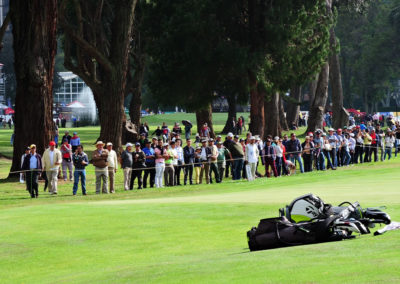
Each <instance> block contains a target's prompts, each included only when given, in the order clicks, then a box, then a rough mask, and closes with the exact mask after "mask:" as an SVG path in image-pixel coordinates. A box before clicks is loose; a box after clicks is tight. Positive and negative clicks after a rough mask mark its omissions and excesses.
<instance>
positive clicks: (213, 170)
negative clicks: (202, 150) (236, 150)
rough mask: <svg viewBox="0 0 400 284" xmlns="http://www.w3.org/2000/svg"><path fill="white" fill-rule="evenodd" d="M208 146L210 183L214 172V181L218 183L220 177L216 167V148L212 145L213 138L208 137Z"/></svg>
mask: <svg viewBox="0 0 400 284" xmlns="http://www.w3.org/2000/svg"><path fill="white" fill-rule="evenodd" d="M208 148H209V149H210V154H209V156H208V162H209V164H210V183H212V173H214V177H215V182H216V183H220V182H221V179H220V177H219V172H218V167H217V159H218V148H217V146H215V145H214V139H212V138H210V140H208Z"/></svg>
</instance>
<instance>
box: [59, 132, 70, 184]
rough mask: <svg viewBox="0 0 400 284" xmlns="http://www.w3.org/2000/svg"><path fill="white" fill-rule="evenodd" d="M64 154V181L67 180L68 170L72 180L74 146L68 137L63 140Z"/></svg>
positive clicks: (62, 148)
mask: <svg viewBox="0 0 400 284" xmlns="http://www.w3.org/2000/svg"><path fill="white" fill-rule="evenodd" d="M60 151H61V154H62V174H63V179H64V181H67V179H68V176H67V170H68V171H69V180H70V181H72V146H71V145H70V144H69V143H68V140H67V139H64V140H63V144H62V145H61V148H60Z"/></svg>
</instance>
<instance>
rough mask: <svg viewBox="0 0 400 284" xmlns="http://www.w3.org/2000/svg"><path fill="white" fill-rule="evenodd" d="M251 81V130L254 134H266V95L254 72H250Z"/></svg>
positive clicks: (261, 135)
mask: <svg viewBox="0 0 400 284" xmlns="http://www.w3.org/2000/svg"><path fill="white" fill-rule="evenodd" d="M249 82H250V129H249V130H250V132H251V133H252V134H253V135H260V137H263V135H264V125H265V124H264V123H265V121H264V96H263V93H262V92H260V91H259V90H258V86H257V85H258V84H257V79H256V77H255V75H254V74H253V72H251V71H250V72H249Z"/></svg>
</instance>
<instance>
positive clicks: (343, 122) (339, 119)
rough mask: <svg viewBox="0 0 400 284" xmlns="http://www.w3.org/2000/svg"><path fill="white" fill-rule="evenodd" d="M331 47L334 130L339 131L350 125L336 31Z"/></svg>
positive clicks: (333, 34)
mask: <svg viewBox="0 0 400 284" xmlns="http://www.w3.org/2000/svg"><path fill="white" fill-rule="evenodd" d="M330 46H331V52H332V55H331V57H330V59H329V69H330V72H329V77H330V81H331V90H332V112H333V114H332V124H333V128H335V129H338V128H340V127H343V126H347V125H348V123H349V113H348V112H347V111H346V109H345V108H344V107H343V87H342V77H341V74H340V62H339V54H338V53H337V52H336V47H337V42H336V36H335V30H334V29H333V28H331V31H330Z"/></svg>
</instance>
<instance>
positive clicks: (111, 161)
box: [107, 142, 118, 193]
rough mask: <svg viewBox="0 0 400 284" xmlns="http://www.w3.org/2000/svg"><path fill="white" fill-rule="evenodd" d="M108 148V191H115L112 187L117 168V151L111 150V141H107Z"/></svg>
mask: <svg viewBox="0 0 400 284" xmlns="http://www.w3.org/2000/svg"><path fill="white" fill-rule="evenodd" d="M107 150H108V158H107V163H108V183H109V185H110V193H115V189H114V180H115V178H114V177H115V173H116V172H117V170H118V156H117V153H116V152H115V151H114V150H113V144H112V143H111V142H108V143H107Z"/></svg>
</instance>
